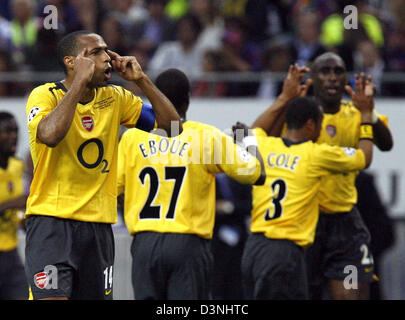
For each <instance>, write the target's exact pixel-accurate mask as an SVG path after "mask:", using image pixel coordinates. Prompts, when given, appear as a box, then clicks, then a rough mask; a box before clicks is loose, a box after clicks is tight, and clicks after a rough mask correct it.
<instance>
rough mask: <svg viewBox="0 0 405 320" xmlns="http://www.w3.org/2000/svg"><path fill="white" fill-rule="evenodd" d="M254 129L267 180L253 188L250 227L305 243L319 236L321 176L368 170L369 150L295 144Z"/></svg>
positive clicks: (267, 235)
mask: <svg viewBox="0 0 405 320" xmlns="http://www.w3.org/2000/svg"><path fill="white" fill-rule="evenodd" d="M254 132H255V135H256V136H257V140H258V146H259V151H260V154H261V155H262V157H263V161H264V163H265V170H266V182H265V184H264V185H263V186H253V190H252V220H251V231H252V232H261V233H264V235H265V236H266V237H268V238H273V239H288V240H291V241H294V242H295V243H296V244H298V245H300V246H303V247H306V246H308V245H310V244H312V242H313V240H314V237H315V228H316V223H317V221H318V213H319V206H318V205H319V203H318V199H317V193H318V190H319V188H320V185H321V179H322V177H325V176H327V175H329V174H330V172H341V171H346V172H347V171H351V170H360V169H363V168H364V167H365V164H366V163H365V156H364V153H363V151H361V150H356V149H352V148H341V147H333V146H329V145H327V144H316V143H313V142H312V141H302V142H300V143H292V142H290V141H288V140H286V139H283V138H277V137H268V136H267V135H266V133H265V132H264V131H263V130H262V129H260V128H256V129H255V130H254Z"/></svg>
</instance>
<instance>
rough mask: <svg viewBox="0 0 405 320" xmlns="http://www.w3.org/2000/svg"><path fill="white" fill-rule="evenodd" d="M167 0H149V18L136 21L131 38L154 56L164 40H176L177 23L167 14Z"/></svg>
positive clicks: (150, 55)
mask: <svg viewBox="0 0 405 320" xmlns="http://www.w3.org/2000/svg"><path fill="white" fill-rule="evenodd" d="M166 2H167V0H148V1H147V19H145V20H143V21H140V22H138V23H135V24H134V25H133V26H132V28H131V38H133V39H134V41H135V42H136V45H137V46H138V47H141V48H142V49H143V50H146V52H147V53H148V55H149V57H152V56H153V54H154V53H155V51H156V49H157V47H158V46H159V45H160V44H161V43H162V42H167V41H174V40H175V23H174V21H172V20H171V19H170V18H168V17H167V16H166V15H165V5H166Z"/></svg>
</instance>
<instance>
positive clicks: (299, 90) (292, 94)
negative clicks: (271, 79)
mask: <svg viewBox="0 0 405 320" xmlns="http://www.w3.org/2000/svg"><path fill="white" fill-rule="evenodd" d="M309 71H310V69H309V68H308V67H299V66H298V65H297V64H294V65H291V66H290V67H289V68H288V73H287V77H286V78H285V80H284V83H283V89H282V92H281V95H280V97H281V98H283V99H285V100H286V101H289V100H291V99H294V98H296V97H303V96H305V95H306V94H307V92H308V89H309V87H310V86H311V84H312V79H307V80H306V81H305V83H304V84H301V82H302V79H303V78H304V76H305V74H306V73H307V72H309Z"/></svg>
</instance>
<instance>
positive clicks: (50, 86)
mask: <svg viewBox="0 0 405 320" xmlns="http://www.w3.org/2000/svg"><path fill="white" fill-rule="evenodd" d="M58 90H60V91H62V92H66V91H67V89H66V88H65V86H64V85H63V84H62V83H61V82H60V81H58V82H47V83H44V84H41V85H39V86H37V87H35V88H34V89H33V90H32V91H31V95H33V94H53V91H58Z"/></svg>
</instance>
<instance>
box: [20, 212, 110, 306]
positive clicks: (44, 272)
mask: <svg viewBox="0 0 405 320" xmlns="http://www.w3.org/2000/svg"><path fill="white" fill-rule="evenodd" d="M25 224H26V228H27V235H26V246H25V273H26V276H27V280H28V283H29V286H30V288H31V291H32V295H33V298H34V299H42V298H51V297H67V298H69V299H74V300H110V299H112V296H113V294H112V279H113V264H114V235H113V231H112V227H111V225H110V224H106V223H94V222H83V221H76V220H68V219H59V218H55V217H50V216H39V215H33V216H29V217H28V218H27V219H26V222H25Z"/></svg>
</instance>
